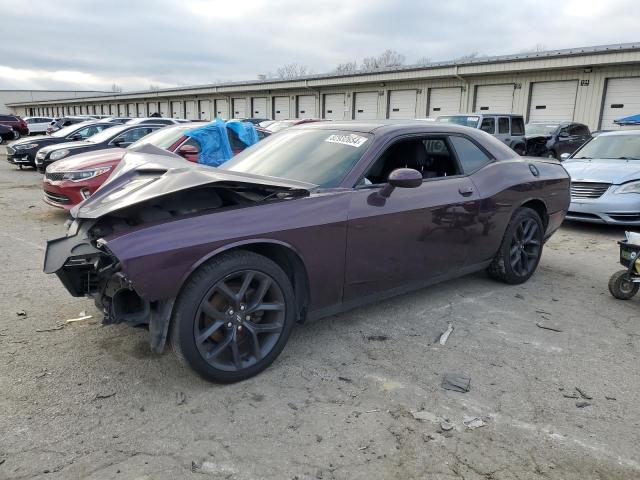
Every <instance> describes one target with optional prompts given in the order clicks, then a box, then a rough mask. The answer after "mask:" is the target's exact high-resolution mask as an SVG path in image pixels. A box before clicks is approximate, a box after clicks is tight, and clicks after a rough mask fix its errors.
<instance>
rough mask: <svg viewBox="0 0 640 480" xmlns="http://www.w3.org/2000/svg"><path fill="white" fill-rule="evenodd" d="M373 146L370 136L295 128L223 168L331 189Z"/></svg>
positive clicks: (230, 161) (269, 140) (275, 136)
mask: <svg viewBox="0 0 640 480" xmlns="http://www.w3.org/2000/svg"><path fill="white" fill-rule="evenodd" d="M370 143H371V136H370V135H369V134H366V133H360V132H357V133H356V132H348V131H342V130H305V129H293V130H288V131H285V132H282V133H279V134H278V135H273V136H271V137H269V138H267V139H265V140H262V141H261V142H260V143H258V144H257V145H254V146H253V147H251V148H248V149H247V150H245V151H243V152H242V153H240V154H239V155H237V156H236V157H235V158H233V159H231V160H229V161H228V162H227V163H225V164H223V165H221V166H220V168H221V169H223V170H231V171H233V172H245V173H252V174H254V175H265V176H268V177H280V178H288V179H291V180H298V181H301V182H308V183H314V184H316V185H320V186H321V187H326V188H329V187H335V186H337V185H338V184H339V183H340V181H341V180H342V179H343V178H344V177H345V176H346V175H347V173H349V171H350V170H351V169H352V168H353V166H354V165H355V164H356V163H357V162H358V160H360V158H362V155H363V154H364V152H365V151H366V150H367V148H368V147H369V145H370Z"/></svg>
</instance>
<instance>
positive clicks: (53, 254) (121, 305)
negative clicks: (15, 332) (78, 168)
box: [44, 147, 313, 353]
mask: <svg viewBox="0 0 640 480" xmlns="http://www.w3.org/2000/svg"><path fill="white" fill-rule="evenodd" d="M310 187H313V185H308V184H302V183H297V182H291V183H289V182H287V181H281V182H279V181H276V180H275V179H267V178H264V177H263V178H260V177H257V176H251V175H242V174H234V173H229V172H223V171H219V170H217V169H212V168H210V167H200V166H197V165H192V164H185V162H184V160H183V159H181V158H180V157H177V156H176V155H173V154H171V153H168V152H166V151H164V150H160V149H156V148H155V147H146V148H144V149H143V150H142V151H138V152H134V153H133V154H131V153H128V154H127V155H125V157H124V159H123V161H122V162H121V164H120V165H119V166H118V168H117V169H116V170H115V171H114V172H113V174H112V175H111V176H110V177H109V179H108V180H107V182H105V183H104V184H103V186H102V187H101V188H100V189H98V190H97V191H96V193H95V194H94V195H93V196H92V197H90V198H89V199H87V200H85V201H84V202H82V203H81V204H79V205H78V206H76V207H75V208H74V209H72V210H71V212H70V213H71V215H72V216H73V217H75V218H74V220H73V222H72V223H71V224H70V226H69V229H68V231H67V235H66V236H65V237H62V238H59V239H56V240H51V241H49V242H47V250H46V254H45V261H44V272H45V273H49V274H51V273H55V274H56V275H57V276H58V278H59V279H60V281H61V282H62V284H63V285H64V286H65V288H66V289H67V290H68V291H69V293H70V294H71V295H73V296H74V297H82V296H88V297H91V298H93V299H94V301H95V304H96V306H97V307H98V308H99V309H100V310H101V311H102V312H103V314H104V320H103V323H105V324H114V323H126V324H129V325H131V326H148V328H149V331H150V334H151V338H150V343H151V348H152V349H153V350H154V351H156V352H158V353H160V352H162V350H163V349H164V345H165V342H166V336H167V330H168V326H169V321H170V317H171V312H172V308H173V303H174V298H148V297H147V296H146V295H144V294H143V293H141V291H140V289H139V288H138V289H137V288H136V284H135V281H132V279H131V278H129V275H130V272H128V271H127V263H126V255H127V252H123V251H120V252H119V255H120V256H121V258H118V256H117V255H115V254H114V253H113V252H112V251H111V249H110V248H109V244H110V242H113V241H114V239H117V238H118V237H121V236H126V235H128V234H132V232H133V234H135V232H136V231H140V230H141V229H144V228H145V227H146V226H152V225H158V224H162V223H164V222H170V221H174V220H179V219H182V218H187V217H193V216H197V215H200V214H204V213H211V212H212V211H218V210H220V211H222V210H228V209H237V208H242V207H248V206H254V205H257V204H259V203H264V202H272V201H280V200H285V199H290V198H295V197H301V196H307V195H309V188H310ZM123 255H124V260H123V258H122V257H123ZM158 273H159V274H161V272H158ZM132 278H135V275H133V277H132Z"/></svg>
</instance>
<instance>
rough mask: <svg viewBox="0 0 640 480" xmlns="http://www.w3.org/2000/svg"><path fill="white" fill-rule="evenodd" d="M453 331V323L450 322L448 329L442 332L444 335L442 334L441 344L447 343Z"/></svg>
mask: <svg viewBox="0 0 640 480" xmlns="http://www.w3.org/2000/svg"><path fill="white" fill-rule="evenodd" d="M451 332H453V324H452V323H451V322H449V326H448V327H447V329H446V330H445V331H444V332H443V333H442V335H440V345H444V344H445V343H447V339H448V338H449V335H451Z"/></svg>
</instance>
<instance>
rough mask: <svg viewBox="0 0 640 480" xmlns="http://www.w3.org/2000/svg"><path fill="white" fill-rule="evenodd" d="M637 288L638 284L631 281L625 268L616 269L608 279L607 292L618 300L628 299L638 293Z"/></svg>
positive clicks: (639, 286)
mask: <svg viewBox="0 0 640 480" xmlns="http://www.w3.org/2000/svg"><path fill="white" fill-rule="evenodd" d="M638 288H640V284H638V283H634V282H632V281H631V278H629V272H628V271H627V270H618V271H617V272H616V273H614V274H613V275H611V278H610V279H609V292H610V293H611V295H613V296H614V297H615V298H617V299H619V300H629V299H630V298H631V297H633V296H634V295H635V294H636V293H638Z"/></svg>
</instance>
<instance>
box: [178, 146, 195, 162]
mask: <svg viewBox="0 0 640 480" xmlns="http://www.w3.org/2000/svg"><path fill="white" fill-rule="evenodd" d="M176 153H177V154H178V155H180V156H181V157H183V158H185V159H187V160H189V159H190V158H192V159H196V158H198V154H199V153H200V150H199V149H198V148H197V147H194V146H193V145H182V146H181V147H180V148H179V149H178V151H177V152H176Z"/></svg>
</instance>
